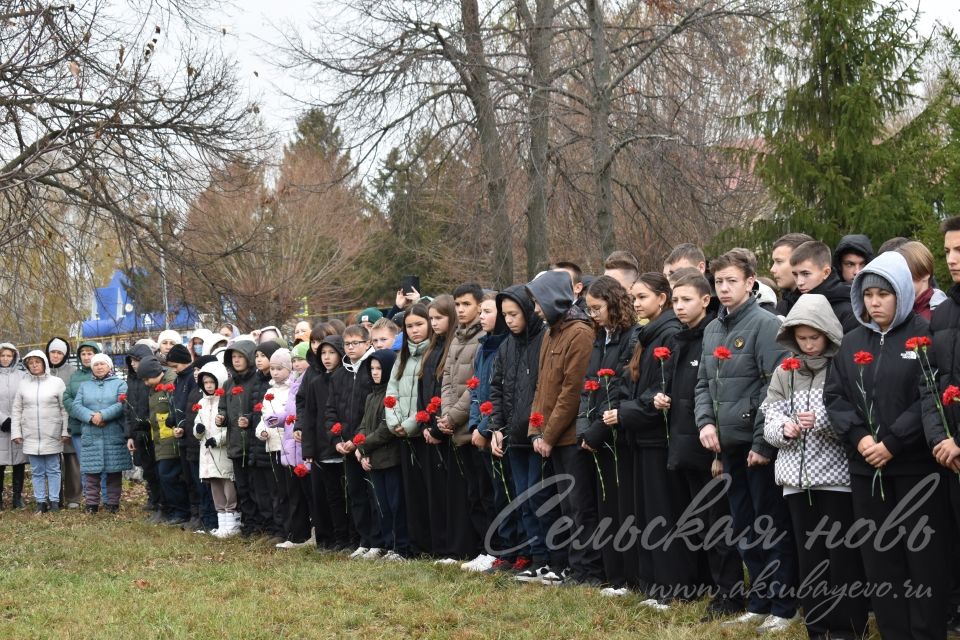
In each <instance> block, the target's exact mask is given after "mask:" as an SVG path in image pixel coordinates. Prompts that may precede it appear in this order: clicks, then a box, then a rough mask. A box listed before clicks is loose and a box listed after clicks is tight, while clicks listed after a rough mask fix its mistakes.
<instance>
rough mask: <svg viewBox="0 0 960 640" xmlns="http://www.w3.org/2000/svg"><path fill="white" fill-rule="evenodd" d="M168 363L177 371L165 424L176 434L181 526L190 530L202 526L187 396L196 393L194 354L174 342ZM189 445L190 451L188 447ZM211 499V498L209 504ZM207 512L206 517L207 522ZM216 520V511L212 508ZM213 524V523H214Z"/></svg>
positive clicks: (197, 454)
mask: <svg viewBox="0 0 960 640" xmlns="http://www.w3.org/2000/svg"><path fill="white" fill-rule="evenodd" d="M167 365H169V366H170V368H171V369H173V370H174V371H176V372H177V378H176V381H175V382H174V384H175V385H176V388H175V389H174V391H173V394H172V395H171V396H170V415H168V416H167V426H168V427H170V428H171V429H173V435H174V437H175V438H177V451H178V453H179V455H180V468H181V469H182V470H183V482H184V483H185V484H186V486H187V495H188V496H189V498H190V522H188V523H187V524H185V525H184V527H183V528H184V529H186V530H190V531H196V530H203V528H204V523H203V522H201V510H202V509H201V502H202V500H201V490H202V489H203V487H202V486H201V484H200V441H199V440H197V439H196V438H194V437H192V435H191V434H192V433H193V420H194V418H195V417H196V413H194V412H192V411H190V407H192V406H193V402H195V401H196V400H194V401H190V400H189V398H190V397H191V396H192V397H194V398H196V397H198V391H199V388H198V387H197V381H196V376H195V375H194V370H195V367H194V363H193V355H192V354H191V353H190V351H189V350H188V349H187V348H186V347H185V346H184V345H182V344H175V345H173V347H172V348H171V349H170V351H169V352H167ZM191 449H192V451H191ZM212 504H213V501H212V499H211V501H210V505H209V506H212ZM209 519H210V515H209V514H208V517H207V520H208V522H209ZM213 520H214V523H215V522H216V511H214V512H213ZM213 526H214V527H215V526H216V524H214V525H213Z"/></svg>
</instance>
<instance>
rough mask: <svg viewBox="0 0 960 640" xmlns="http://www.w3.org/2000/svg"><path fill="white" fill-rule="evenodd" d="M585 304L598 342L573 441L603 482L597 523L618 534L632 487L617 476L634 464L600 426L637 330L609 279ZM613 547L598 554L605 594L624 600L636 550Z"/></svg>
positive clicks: (615, 401)
mask: <svg viewBox="0 0 960 640" xmlns="http://www.w3.org/2000/svg"><path fill="white" fill-rule="evenodd" d="M586 303H587V313H588V314H590V317H591V318H593V322H594V324H595V325H596V330H597V338H596V340H595V341H594V343H593V352H592V353H591V355H590V364H589V365H587V379H586V380H585V381H584V389H583V393H582V394H581V398H580V415H578V416H577V438H578V439H579V440H580V446H581V447H583V448H584V449H586V450H587V451H590V452H592V453H595V454H596V459H597V465H598V466H599V468H600V470H599V472H598V473H599V474H600V477H601V478H602V479H603V483H600V482H599V478H597V482H596V496H597V515H598V517H599V518H600V521H601V522H602V521H604V520H609V521H610V522H612V523H613V530H614V531H616V530H619V528H620V527H621V525H622V524H623V523H624V521H625V519H626V518H627V516H628V515H630V514H631V513H633V498H634V491H635V487H634V485H633V484H632V483H630V482H618V474H619V477H620V479H625V478H631V477H633V471H632V459H631V453H630V449H628V448H627V444H626V439H625V438H624V437H623V434H619V436H620V437H618V433H617V429H618V428H619V427H617V426H616V425H614V426H612V427H611V426H608V425H606V424H604V422H603V412H604V411H606V410H608V409H612V408H614V407H617V406H619V404H620V400H621V390H622V387H621V385H620V380H621V379H623V377H624V376H626V375H629V373H628V372H627V363H629V362H630V358H631V356H632V355H633V352H634V349H635V348H636V345H637V335H638V333H639V330H640V326H639V325H638V324H637V320H636V313H635V312H634V310H633V302H632V300H631V299H630V294H629V293H627V291H626V290H625V289H624V288H623V287H622V286H620V283H619V282H617V281H616V280H614V279H613V278H611V277H610V276H600V277H599V278H597V279H596V280H595V281H594V282H593V284H591V285H590V288H589V289H588V290H587V295H586ZM604 369H609V370H612V371H613V372H614V373H615V375H614V376H612V377H607V376H603V377H601V376H598V375H597V372H598V371H602V370H604ZM608 392H609V397H608ZM615 452H616V455H614V453H615ZM615 546H616V545H614V544H613V541H612V540H611V541H610V543H608V544H605V545H604V546H603V549H602V550H601V554H602V556H603V571H604V574H605V580H606V582H607V583H608V584H609V585H610V586H609V587H607V588H605V589H604V593H605V594H607V595H617V596H619V595H626V594H627V593H628V591H629V587H628V586H627V585H628V584H629V585H630V586H633V587H636V585H637V580H638V573H637V567H638V566H639V559H638V556H637V547H636V546H632V547H630V548H628V549H626V550H624V551H619V550H617V549H616V548H615Z"/></svg>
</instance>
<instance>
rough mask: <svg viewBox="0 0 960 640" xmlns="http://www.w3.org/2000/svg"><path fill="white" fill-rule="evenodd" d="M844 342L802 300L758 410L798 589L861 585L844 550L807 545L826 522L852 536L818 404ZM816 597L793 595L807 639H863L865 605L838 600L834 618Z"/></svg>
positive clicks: (824, 309) (845, 485) (782, 336)
mask: <svg viewBox="0 0 960 640" xmlns="http://www.w3.org/2000/svg"><path fill="white" fill-rule="evenodd" d="M842 338H843V327H841V325H840V321H839V320H838V319H837V316H836V315H835V314H834V312H833V309H832V308H831V306H830V303H829V301H828V300H827V299H826V298H825V297H824V296H822V295H818V294H805V295H802V296H800V299H799V300H798V301H797V303H796V305H794V307H793V309H791V311H790V314H789V315H788V316H787V319H786V320H785V321H784V323H783V326H782V327H781V328H780V331H779V333H778V334H777V342H779V343H780V344H781V345H783V346H784V347H786V348H787V349H789V350H790V351H791V352H792V353H793V354H794V355H793V357H791V358H787V359H786V360H784V361H783V363H782V364H781V366H780V367H778V368H777V370H776V371H775V372H774V374H773V377H772V379H771V381H770V387H769V389H768V391H767V398H766V400H765V401H764V403H763V405H762V406H761V410H762V411H763V413H764V429H763V437H764V439H765V440H766V441H767V442H769V443H770V444H771V445H773V446H774V447H776V448H777V460H776V467H775V471H776V480H777V484H779V485H782V486H783V494H784V496H785V498H786V501H787V506H788V507H789V509H790V516H791V519H792V521H793V534H794V540H795V541H796V544H797V555H798V563H799V570H800V572H799V580H798V583H799V584H807V583H808V582H809V581H810V580H812V581H813V586H816V585H817V584H819V583H821V582H823V583H825V584H826V585H836V584H852V583H853V582H854V581H855V580H863V569H862V565H861V563H860V558H859V554H857V553H856V552H851V551H850V550H849V549H847V548H845V547H844V546H843V545H841V546H839V547H838V548H835V549H833V550H830V549H828V548H827V545H826V541H825V539H824V538H823V537H822V536H821V537H818V538H815V539H813V540H810V541H809V543H808V539H807V537H808V533H809V532H810V531H813V530H814V529H816V527H817V523H818V522H820V520H821V519H823V518H824V517H826V518H828V526H827V529H828V530H829V526H830V525H831V524H833V523H834V522H839V523H840V530H841V531H849V529H850V526H851V525H852V523H853V516H852V514H853V503H852V500H851V493H850V469H849V464H848V462H847V456H846V453H845V452H844V449H843V445H842V444H841V442H840V440H839V438H838V437H837V435H836V434H835V433H834V431H833V429H832V428H831V426H830V419H829V416H828V415H827V409H826V406H825V405H824V401H823V387H824V384H825V383H826V380H827V371H828V370H829V368H830V362H831V359H832V358H833V356H834V355H836V353H837V352H838V351H839V349H840V341H841V339H842ZM816 593H817V590H816V589H812V588H811V589H809V590H807V589H805V590H803V592H801V593H799V594H798V595H799V596H800V604H801V606H802V608H803V611H804V621H805V623H806V626H807V631H808V633H809V634H810V637H811V638H815V637H846V635H844V634H847V635H849V634H851V633H854V632H855V633H857V635H856V637H860V635H859V631H862V630H863V629H864V628H865V627H866V623H867V601H866V599H865V598H852V597H843V598H841V599H840V601H839V602H838V603H837V606H836V607H834V608H833V609H832V610H831V609H830V605H831V604H832V603H831V602H828V599H829V597H830V596H829V595H827V594H821V596H820V597H813V595H814V594H816Z"/></svg>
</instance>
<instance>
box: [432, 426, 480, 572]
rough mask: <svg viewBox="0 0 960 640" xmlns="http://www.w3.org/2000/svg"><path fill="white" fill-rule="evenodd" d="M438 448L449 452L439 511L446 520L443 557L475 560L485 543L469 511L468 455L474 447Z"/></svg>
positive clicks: (445, 458) (443, 534)
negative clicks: (442, 499) (441, 504)
mask: <svg viewBox="0 0 960 640" xmlns="http://www.w3.org/2000/svg"><path fill="white" fill-rule="evenodd" d="M438 446H439V447H441V448H442V449H445V451H443V454H442V455H443V457H444V462H445V467H444V470H445V477H444V479H443V482H444V485H445V489H446V490H445V491H444V492H443V494H442V495H443V498H444V505H443V506H442V507H441V510H440V511H439V513H440V514H441V517H442V518H444V525H443V532H442V534H441V536H442V537H441V538H439V539H442V540H445V541H446V544H445V545H443V546H444V548H445V551H444V553H443V555H444V556H450V557H453V558H460V559H472V558H474V557H476V556H477V555H478V554H479V553H480V545H481V540H480V537H479V536H478V535H477V534H476V531H475V528H474V523H473V521H472V520H471V518H470V510H469V508H468V498H467V473H469V469H470V467H469V464H470V462H468V460H467V456H469V455H470V450H469V446H470V445H465V446H462V447H456V446H454V445H453V444H452V442H450V441H449V440H448V441H447V443H445V444H441V445H438ZM437 539H438V538H434V540H437Z"/></svg>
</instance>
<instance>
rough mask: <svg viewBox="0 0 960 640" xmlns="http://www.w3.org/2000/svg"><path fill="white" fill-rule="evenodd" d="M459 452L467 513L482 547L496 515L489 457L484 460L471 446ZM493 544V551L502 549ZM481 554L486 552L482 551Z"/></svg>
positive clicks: (479, 452)
mask: <svg viewBox="0 0 960 640" xmlns="http://www.w3.org/2000/svg"><path fill="white" fill-rule="evenodd" d="M460 452H461V453H462V454H463V466H464V473H465V475H466V481H467V512H468V514H469V517H470V524H471V526H472V527H473V536H474V537H475V538H476V539H477V540H479V541H480V543H481V545H482V544H483V541H484V540H485V539H486V536H487V531H488V530H489V529H490V525H491V524H492V523H493V518H494V516H495V515H496V513H495V512H494V508H493V476H492V474H491V467H490V463H489V456H488V457H487V459H486V460H485V459H484V455H483V452H482V451H480V450H479V449H477V448H476V447H475V446H473V445H472V444H468V445H464V446H463V447H461V449H460ZM494 544H495V546H494V549H502V548H503V545H501V544H499V543H498V542H495V543H494ZM483 553H488V551H487V550H486V549H483Z"/></svg>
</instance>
